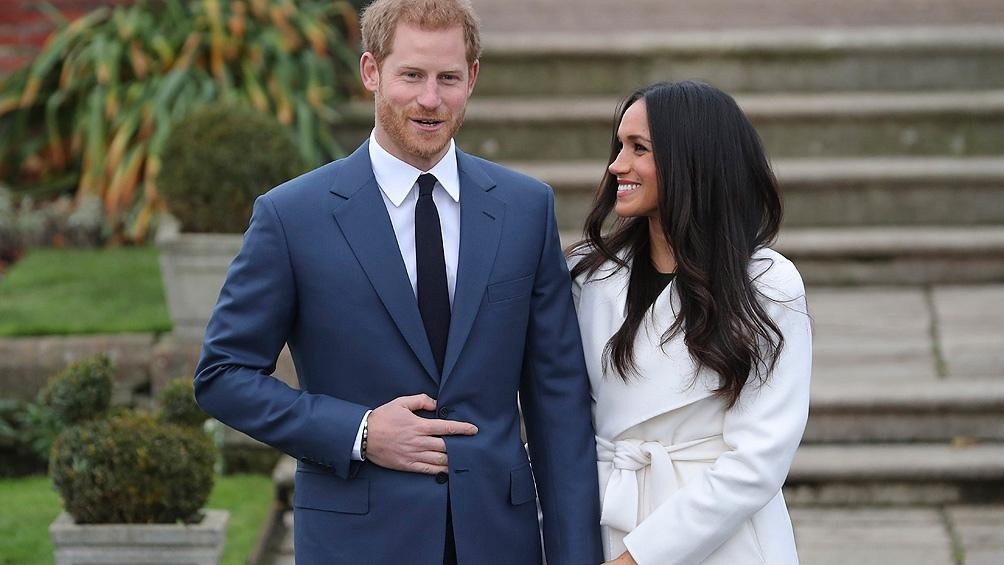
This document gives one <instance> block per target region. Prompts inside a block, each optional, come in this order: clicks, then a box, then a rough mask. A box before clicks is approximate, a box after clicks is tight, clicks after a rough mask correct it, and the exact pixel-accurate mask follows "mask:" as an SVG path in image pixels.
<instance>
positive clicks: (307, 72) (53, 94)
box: [0, 0, 360, 241]
mask: <svg viewBox="0 0 1004 565" xmlns="http://www.w3.org/2000/svg"><path fill="white" fill-rule="evenodd" d="M45 12H46V13H47V14H50V15H52V14H53V13H54V11H53V10H45ZM54 18H55V19H56V23H57V24H58V25H59V29H58V30H57V31H56V32H55V33H53V35H52V36H51V37H50V38H49V39H48V41H46V44H45V46H44V47H43V49H42V51H41V52H40V53H39V54H38V56H37V57H36V58H35V60H34V61H33V62H32V64H31V65H30V66H28V67H26V68H24V69H21V70H19V71H16V72H14V73H12V74H11V75H9V76H8V77H6V78H4V79H3V80H0V178H3V179H4V180H6V181H7V182H8V183H9V184H11V185H12V187H15V188H18V189H21V188H30V189H32V190H33V192H34V193H36V194H38V193H40V192H42V191H43V190H42V189H44V192H46V193H48V194H53V193H59V192H66V191H68V190H72V189H74V187H75V189H76V192H77V196H87V195H92V196H95V197H98V198H99V199H100V200H101V201H102V202H103V204H104V211H105V212H106V214H105V216H104V219H105V222H106V231H108V232H109V233H111V236H110V237H112V238H116V239H117V238H124V239H127V240H134V241H138V240H142V239H143V238H144V236H145V235H146V234H147V232H148V231H149V229H150V227H151V224H152V221H153V219H154V216H155V214H156V213H157V212H159V211H160V210H161V206H162V204H161V201H160V199H159V197H158V180H157V176H158V173H159V172H160V171H161V170H162V164H161V155H162V151H163V149H164V142H165V139H166V137H167V135H168V134H169V133H170V131H171V128H172V126H173V124H174V122H175V120H176V119H177V118H179V117H181V116H184V115H185V114H186V113H188V111H190V110H191V109H193V108H195V107H197V106H199V105H201V104H205V103H207V102H213V101H221V100H241V101H246V102H249V103H250V104H251V105H252V106H254V108H255V109H257V110H258V111H260V112H263V113H267V114H271V115H273V116H275V117H276V118H277V119H278V120H279V121H280V122H282V124H283V125H284V126H286V127H288V128H290V129H291V130H294V131H295V132H296V140H297V146H298V148H299V150H300V153H301V154H302V156H303V158H304V159H305V160H306V161H307V163H308V164H310V165H319V164H321V163H323V162H324V161H326V160H330V159H332V158H334V157H337V156H338V155H339V154H340V153H341V150H340V148H339V147H338V145H337V144H336V143H335V141H334V137H333V136H332V134H331V128H332V127H333V126H334V125H336V123H337V121H338V119H339V114H338V112H337V111H336V110H335V109H334V108H336V107H338V105H339V104H340V103H342V102H344V101H345V100H347V99H348V98H349V96H350V95H351V94H352V93H354V92H358V91H359V90H360V88H359V83H358V79H357V78H356V68H357V65H358V61H359V54H358V51H357V49H356V46H355V45H356V43H357V41H356V33H357V31H356V30H357V28H358V21H357V12H356V9H355V8H354V7H353V6H352V5H351V4H350V3H348V2H345V1H343V0H296V1H295V2H293V1H290V0H251V1H250V2H249V1H247V0H136V1H135V2H128V3H121V4H120V5H118V6H113V7H109V6H103V7H100V8H97V9H95V10H94V11H92V12H90V13H88V14H86V15H84V16H82V17H80V18H78V19H76V20H74V21H73V22H66V21H65V20H61V19H60V18H58V17H57V16H54Z"/></svg>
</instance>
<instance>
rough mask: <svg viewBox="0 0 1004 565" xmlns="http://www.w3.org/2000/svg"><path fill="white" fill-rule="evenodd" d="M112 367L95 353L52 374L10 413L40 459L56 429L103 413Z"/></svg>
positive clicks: (45, 457) (108, 398)
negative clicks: (29, 400)
mask: <svg viewBox="0 0 1004 565" xmlns="http://www.w3.org/2000/svg"><path fill="white" fill-rule="evenodd" d="M113 372H114V367H113V366H112V362H111V360H110V359H109V358H108V356H107V355H96V356H94V357H91V358H88V359H84V360H81V361H79V362H77V363H74V364H73V365H70V366H69V367H67V368H66V369H65V370H63V372H61V373H58V374H56V375H54V376H52V377H51V378H50V379H49V381H48V382H47V383H46V385H45V387H44V388H42V390H40V391H39V392H38V394H37V395H36V397H35V401H34V402H31V403H28V404H27V405H25V406H24V407H23V409H22V410H19V411H18V412H17V413H16V415H15V416H14V417H15V418H16V420H17V425H18V430H19V432H18V433H19V434H20V436H21V439H22V441H23V442H24V443H25V444H26V445H29V446H30V447H31V449H32V450H34V452H35V453H36V454H37V456H38V457H39V458H41V459H42V460H46V461H47V460H48V459H49V450H50V449H51V447H52V442H53V441H55V439H56V436H57V435H59V432H60V431H62V430H63V428H65V427H67V426H71V425H73V424H75V423H78V422H82V421H84V420H88V419H92V418H97V417H99V416H104V415H107V413H108V408H109V405H110V404H111V395H112V373H113Z"/></svg>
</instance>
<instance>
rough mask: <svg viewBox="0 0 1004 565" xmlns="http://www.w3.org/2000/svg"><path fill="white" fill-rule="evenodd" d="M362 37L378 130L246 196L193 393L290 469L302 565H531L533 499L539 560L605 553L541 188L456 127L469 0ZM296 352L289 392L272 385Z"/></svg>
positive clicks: (422, 1) (432, 4) (468, 86)
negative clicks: (245, 215)
mask: <svg viewBox="0 0 1004 565" xmlns="http://www.w3.org/2000/svg"><path fill="white" fill-rule="evenodd" d="M362 31H363V44H364V49H365V53H364V54H363V55H362V58H361V60H360V65H359V66H360V72H361V74H362V79H363V83H364V85H365V86H366V88H367V89H369V90H370V91H371V92H373V94H374V96H375V104H376V125H375V128H374V130H373V133H372V135H371V137H370V139H369V140H368V141H367V142H366V143H363V145H362V146H360V147H359V149H357V150H356V151H355V152H354V153H353V154H352V155H350V156H349V157H347V158H345V159H342V160H339V161H336V162H334V163H330V164H328V165H325V166H322V167H320V168H318V169H315V170H314V171H311V172H309V173H306V174H305V175H303V176H301V177H299V178H296V179H294V180H292V181H289V182H287V183H285V184H283V185H281V186H279V187H277V188H275V189H273V190H271V191H270V192H268V193H267V194H265V195H263V196H262V197H260V198H259V199H258V200H257V202H256V203H255V207H254V212H253V214H252V217H251V224H250V226H249V228H248V231H247V233H246V234H245V237H244V245H243V248H242V249H241V252H240V254H239V255H238V256H237V258H236V259H235V260H234V263H233V265H232V266H231V268H230V272H229V273H228V275H227V281H226V284H225V285H224V287H223V290H222V291H221V293H220V299H219V303H218V304H217V306H216V309H215V311H214V312H213V316H212V319H211V321H210V322H209V326H208V328H207V330H206V339H205V344H204V347H203V353H202V358H201V360H200V361H199V365H198V368H197V370H196V377H195V389H196V396H197V399H198V401H199V404H200V405H201V406H202V407H203V408H204V409H205V410H206V411H207V412H209V413H210V414H212V415H214V416H215V417H217V418H219V419H220V420H221V421H223V422H224V423H226V424H228V425H230V426H232V427H234V428H237V429H239V430H242V431H244V432H246V433H248V434H249V435H251V436H253V437H255V438H258V439H259V440H261V441H263V442H265V443H268V444H270V445H273V446H275V447H277V448H278V449H280V450H282V451H284V452H286V453H288V454H290V455H292V456H294V457H296V458H297V459H298V460H299V462H298V466H297V473H296V494H295V498H294V506H295V510H294V513H295V524H296V527H295V539H294V543H295V550H296V558H297V562H298V563H308V564H313V563H319V564H334V563H366V564H369V563H374V564H380V563H388V564H402V563H408V564H411V563H416V564H437V565H438V564H439V563H458V562H459V563H463V564H475V565H483V564H491V563H499V564H520V565H522V564H532V563H539V562H541V547H540V532H539V529H538V522H537V508H536V505H535V504H534V500H535V499H536V498H537V495H539V500H540V505H541V508H542V511H543V515H544V524H543V537H544V546H545V548H546V552H547V561H548V563H550V564H551V565H561V564H590V565H594V564H596V563H599V562H601V561H602V553H601V548H600V542H599V531H598V524H599V503H598V488H597V480H596V464H595V454H596V452H595V444H594V437H593V429H592V424H591V416H590V399H589V392H588V383H587V379H586V369H585V366H584V361H583V357H582V349H581V342H580V338H579V332H578V327H577V323H576V317H575V312H574V310H573V306H572V302H571V294H570V284H569V277H568V272H567V269H566V267H565V262H564V259H563V256H562V253H561V249H560V245H559V241H558V233H557V230H556V224H555V219H554V199H553V195H552V193H551V191H550V189H549V188H548V187H547V186H546V185H544V184H542V183H540V182H539V181H536V180H534V179H531V178H529V177H526V176H523V175H520V174H517V173H515V172H512V171H510V170H508V169H505V168H503V167H500V166H499V165H496V164H494V163H490V162H488V161H484V160H482V159H478V158H476V157H472V156H470V155H467V154H465V153H463V152H462V151H460V150H459V149H456V148H455V146H454V143H453V139H452V138H453V134H454V132H456V130H457V129H458V128H459V127H460V123H461V121H462V120H463V116H464V109H465V107H466V104H467V100H468V98H469V96H470V95H471V92H472V91H473V89H474V83H475V80H476V79H477V75H478V69H479V62H478V60H477V57H478V54H479V52H480V40H479V36H478V24H477V19H476V17H475V15H474V13H473V10H472V8H471V7H470V4H469V3H468V2H467V0H412V1H405V0H377V1H376V2H374V3H373V4H372V5H371V6H370V7H369V8H368V9H367V10H366V12H365V14H364V15H363V19H362ZM287 342H288V344H289V347H290V350H291V352H292V354H293V360H294V362H295V364H296V368H297V373H298V377H299V381H300V385H301V390H294V389H291V388H289V387H288V386H286V385H285V384H283V383H282V382H280V381H278V380H276V379H274V378H271V377H270V376H269V375H270V374H271V372H272V371H273V370H274V368H275V361H276V358H277V356H278V354H279V351H280V350H281V348H282V346H283V344H284V343H287ZM517 392H518V394H519V398H520V401H521V403H522V408H523V413H524V416H525V420H526V425H527V432H528V437H529V446H530V454H531V456H532V461H533V469H532V472H531V468H530V466H529V462H528V460H527V454H526V451H525V450H524V449H523V444H522V442H521V440H520V432H519V417H518V410H517ZM534 477H536V488H535V483H534Z"/></svg>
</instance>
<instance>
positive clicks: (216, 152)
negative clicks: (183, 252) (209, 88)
mask: <svg viewBox="0 0 1004 565" xmlns="http://www.w3.org/2000/svg"><path fill="white" fill-rule="evenodd" d="M304 170H305V167H304V164H303V159H302V158H301V156H300V153H299V151H298V150H297V147H296V144H295V143H294V142H293V139H292V138H291V137H290V134H289V132H288V131H287V130H286V129H285V128H284V127H283V126H282V125H281V124H280V123H279V122H277V121H276V120H275V119H274V118H272V117H270V116H268V115H266V114H263V113H261V112H258V111H256V110H253V109H251V108H248V107H245V106H238V105H210V106H206V107H204V108H202V109H200V110H196V111H194V112H192V113H191V114H189V115H188V116H186V117H185V118H183V119H182V120H181V121H179V122H178V123H177V124H176V125H175V126H174V128H173V129H172V130H171V135H170V136H169V137H168V139H167V141H166V144H165V146H164V165H163V168H162V169H161V172H160V176H159V180H158V184H159V186H160V192H161V194H162V195H163V196H164V200H165V201H166V202H167V207H168V209H169V210H170V211H171V213H172V214H174V216H175V217H177V218H178V220H179V221H180V222H181V229H182V231H186V232H198V233H241V232H243V231H244V230H245V229H246V228H247V223H248V218H249V217H250V216H251V206H252V204H253V203H254V199H255V198H256V197H258V196H259V195H260V194H263V193H264V192H265V191H267V190H268V189H270V188H272V187H273V186H275V185H277V184H280V183H282V182H284V181H286V180H289V179H291V178H293V177H295V176H296V175H298V174H300V173H302V172H304Z"/></svg>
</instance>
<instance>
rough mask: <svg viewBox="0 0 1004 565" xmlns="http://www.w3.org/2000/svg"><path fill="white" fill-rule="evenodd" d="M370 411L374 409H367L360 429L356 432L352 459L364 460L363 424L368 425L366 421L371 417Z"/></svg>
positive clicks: (360, 423) (360, 422)
mask: <svg viewBox="0 0 1004 565" xmlns="http://www.w3.org/2000/svg"><path fill="white" fill-rule="evenodd" d="M370 412H372V410H367V411H366V413H365V414H363V419H362V420H360V421H359V431H357V432H356V442H355V443H354V444H352V460H353V461H362V460H363V426H364V425H366V421H367V420H368V419H369V417H370Z"/></svg>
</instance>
